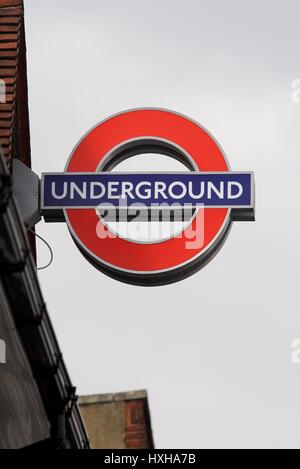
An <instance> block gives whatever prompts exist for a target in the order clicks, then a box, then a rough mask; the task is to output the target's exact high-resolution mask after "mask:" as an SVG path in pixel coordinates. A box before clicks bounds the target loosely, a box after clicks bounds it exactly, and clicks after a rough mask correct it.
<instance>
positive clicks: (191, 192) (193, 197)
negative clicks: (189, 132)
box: [41, 172, 254, 210]
mask: <svg viewBox="0 0 300 469" xmlns="http://www.w3.org/2000/svg"><path fill="white" fill-rule="evenodd" d="M253 184H254V183H253V173H251V172H249V173H248V172H247V173H246V172H216V173H207V172H206V173H200V172H182V173H143V174H142V173H126V174H125V173H117V172H103V173H45V174H43V175H42V193H41V206H42V210H49V209H63V208H83V209H84V208H96V207H98V206H99V205H101V206H102V207H106V206H107V207H118V208H120V206H121V207H124V208H126V207H127V208H129V207H132V206H134V205H136V204H142V205H144V206H146V207H148V208H151V207H157V206H161V205H162V206H174V204H176V205H180V206H186V205H189V206H193V207H196V206H198V205H202V206H203V205H204V206H206V207H229V208H230V207H232V208H249V209H250V208H253V204H254V187H253Z"/></svg>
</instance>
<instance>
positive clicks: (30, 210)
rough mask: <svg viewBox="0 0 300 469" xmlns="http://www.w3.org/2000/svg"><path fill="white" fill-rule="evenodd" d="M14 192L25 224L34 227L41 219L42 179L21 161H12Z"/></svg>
mask: <svg viewBox="0 0 300 469" xmlns="http://www.w3.org/2000/svg"><path fill="white" fill-rule="evenodd" d="M12 180H13V194H14V196H15V198H16V199H17V202H18V205H19V210H20V213H21V216H22V219H23V222H24V224H25V225H26V227H27V228H32V227H33V226H34V225H36V224H37V223H38V222H39V221H40V220H41V214H40V201H39V187H40V179H39V177H38V175H37V174H35V173H34V172H33V171H32V170H31V169H30V168H28V167H27V166H26V165H25V164H23V163H22V162H21V161H19V160H16V159H14V160H13V162H12Z"/></svg>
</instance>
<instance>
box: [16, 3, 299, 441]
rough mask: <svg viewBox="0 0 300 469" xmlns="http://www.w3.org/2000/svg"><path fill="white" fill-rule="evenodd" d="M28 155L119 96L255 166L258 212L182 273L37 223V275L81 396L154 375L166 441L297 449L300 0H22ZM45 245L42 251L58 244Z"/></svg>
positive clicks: (236, 165)
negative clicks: (152, 267) (98, 251)
mask: <svg viewBox="0 0 300 469" xmlns="http://www.w3.org/2000/svg"><path fill="white" fill-rule="evenodd" d="M25 7H26V27H27V48H28V75H29V97H30V119H31V139H32V159H33V167H34V169H35V171H36V172H38V173H40V172H42V171H61V170H63V168H64V166H65V162H66V160H67V158H68V156H69V154H70V152H71V150H72V148H73V147H74V145H75V144H76V142H77V141H78V140H79V138H80V137H81V136H82V135H83V134H84V133H85V132H86V131H87V130H88V129H89V128H90V127H92V126H94V125H95V124H96V123H97V122H99V121H100V120H102V119H103V118H105V117H107V116H109V115H111V114H114V113H116V112H119V111H121V110H124V109H128V108H133V107H142V106H157V107H164V108H168V109H173V110H175V111H178V112H181V113H184V114H186V115H187V116H190V117H191V118H193V119H195V120H197V121H198V122H199V123H201V124H202V125H204V126H205V127H206V128H207V129H209V131H210V132H211V133H212V134H213V135H214V136H215V137H216V138H217V140H218V141H219V143H220V144H221V146H222V147H223V149H224V151H225V153H226V155H227V157H228V159H229V161H230V164H231V167H232V169H233V170H241V171H243V170H245V171H247V170H253V171H255V179H256V191H257V193H256V196H257V221H256V223H244V224H243V223H235V224H234V225H233V228H232V230H231V233H230V236H229V238H228V240H227V242H226V244H225V246H224V247H223V249H222V250H221V252H220V253H219V254H218V256H217V257H216V258H215V259H214V260H213V261H212V262H211V263H210V264H209V265H208V266H207V267H206V268H205V269H204V270H202V271H200V272H199V273H198V274H196V275H194V276H193V277H191V278H190V279H188V280H185V281H183V282H181V283H178V284H175V285H171V286H167V287H160V288H155V289H146V288H138V287H133V286H129V285H124V284H121V283H118V282H116V281H114V280H111V279H109V278H108V277H106V276H104V275H103V274H101V273H99V272H97V271H96V270H95V269H94V268H93V267H91V266H90V265H89V264H88V263H87V262H86V261H85V260H84V259H83V257H82V256H81V254H80V253H79V252H78V250H77V248H76V246H75V245H74V243H73V241H72V239H71V237H70V235H69V233H68V230H67V227H66V225H65V224H47V225H46V224H45V223H44V222H41V223H40V224H39V225H38V227H37V230H38V233H39V234H41V235H43V236H44V237H45V238H46V239H47V240H48V242H50V244H51V245H52V247H53V250H54V255H55V261H54V264H53V265H52V266H51V267H50V268H49V269H48V270H46V271H42V272H41V273H40V280H41V283H42V287H43V291H44V294H45V297H46V299H47V303H48V307H49V311H50V314H51V316H52V319H53V322H54V325H55V329H56V331H57V334H58V337H59V340H60V344H61V347H62V349H63V352H64V356H65V359H66V362H67V364H68V367H69V370H70V372H71V376H72V379H73V381H74V383H76V385H77V386H78V391H79V393H81V394H87V393H102V392H113V391H122V390H131V389H139V388H147V389H148V392H149V398H150V406H151V413H152V424H153V430H154V438H155V443H156V446H157V447H161V448H162V447H169V448H176V447H178V448H179V447H181V448H193V447H204V448H211V447H213V448H214V447H235V448H238V447H298V448H299V447H300V444H299V441H300V431H299V416H300V399H299V392H300V366H298V367H297V366H296V365H293V364H291V361H290V354H291V348H290V346H291V342H292V340H293V339H294V338H297V337H300V315H299V287H298V284H299V274H300V262H299V260H300V259H299V252H300V251H299V227H300V215H299V207H298V200H297V199H299V184H298V177H299V176H298V174H299V170H300V162H299V149H300V143H299V125H300V104H299V105H296V104H293V103H292V101H291V93H292V90H291V82H292V81H293V80H294V79H295V78H299V77H300V63H299V50H298V49H299V41H300V28H299V15H300V5H299V2H297V1H285V2H283V1H281V2H280V1H277V2H273V1H268V0H264V1H257V0H255V1H253V0H252V1H248V0H247V1H246V0H244V1H243V2H241V1H237V0H236V1H233V0H229V1H227V2H223V1H222V0H218V1H216V0H213V1H209V2H204V1H201V0H199V1H197V0H185V1H177V0H159V1H158V0H151V2H149V1H146V0H127V1H121V0H120V1H115V0H110V1H109V2H108V1H104V0H102V1H101V0H86V1H85V2H82V1H78V0H63V1H62V0H52V1H51V2H49V1H45V0H42V1H41V0H30V1H28V0H27V1H26V0H25ZM47 256H48V253H47V251H46V249H44V248H43V246H40V249H39V262H40V263H44V262H46V261H47V259H48V257H47Z"/></svg>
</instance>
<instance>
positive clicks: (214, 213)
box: [65, 109, 230, 274]
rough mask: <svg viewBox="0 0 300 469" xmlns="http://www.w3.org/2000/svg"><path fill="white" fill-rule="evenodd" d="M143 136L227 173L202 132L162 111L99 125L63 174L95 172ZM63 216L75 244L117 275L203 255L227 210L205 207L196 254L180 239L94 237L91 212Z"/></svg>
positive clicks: (125, 114)
mask: <svg viewBox="0 0 300 469" xmlns="http://www.w3.org/2000/svg"><path fill="white" fill-rule="evenodd" d="M144 137H153V138H158V139H164V140H168V141H169V142H173V143H174V144H175V145H177V146H179V147H181V148H182V149H183V150H184V151H185V152H186V153H188V154H189V155H190V156H191V158H192V159H193V161H194V162H195V164H196V166H197V167H198V169H199V170H200V171H229V165H228V163H227V160H226V157H225V155H224V154H223V153H222V150H221V148H220V147H219V145H218V144H217V143H216V141H215V140H214V139H213V137H211V136H210V135H209V134H208V132H207V131H206V130H205V129H203V128H202V127H201V126H200V125H199V124H197V123H196V122H194V121H192V120H190V119H188V118H187V117H185V116H182V115H179V114H177V113H174V112H171V111H167V110H163V109H134V110H130V111H125V112H123V113H120V114H118V115H115V116H113V117H110V118H108V119H106V120H105V121H103V122H101V123H100V124H98V125H97V126H96V127H94V128H93V129H92V130H91V131H90V132H88V134H87V135H86V136H85V137H84V138H83V139H82V140H81V141H80V143H79V144H78V145H77V147H76V148H75V150H74V151H73V153H72V155H71V156H70V158H69V161H68V163H67V166H66V169H65V170H66V172H96V170H97V167H98V166H99V164H100V163H101V162H102V160H103V159H104V158H105V156H106V155H107V153H109V152H110V151H111V150H112V148H114V147H116V146H117V145H121V144H122V143H123V142H126V141H128V140H131V139H138V138H144ZM65 216H66V221H67V223H68V227H69V229H70V232H71V234H72V236H73V237H74V239H75V241H76V243H78V244H79V246H80V248H81V249H82V250H83V251H84V252H85V253H86V254H87V255H88V256H91V257H92V259H93V261H94V262H96V263H97V262H99V263H100V264H104V265H107V266H109V267H111V268H113V269H117V270H120V271H125V272H132V273H136V274H139V273H140V274H147V273H160V272H164V271H170V270H173V269H176V268H178V267H179V266H183V265H186V264H189V263H190V262H192V261H194V260H195V258H199V257H200V256H202V255H203V254H204V253H206V251H207V250H208V249H209V247H210V246H211V245H212V244H214V243H216V242H217V240H218V238H220V236H221V234H222V233H223V232H224V226H225V225H226V224H229V220H230V210H229V209H227V208H217V209H207V208H206V209H204V217H205V218H204V220H205V233H204V242H203V245H202V246H201V247H200V248H198V249H196V250H195V249H187V248H186V238H185V236H184V235H183V236H179V237H174V238H172V239H169V240H167V241H163V242H161V243H156V244H141V243H136V242H134V241H128V240H125V239H123V238H120V237H114V238H110V237H106V238H104V239H100V238H99V237H98V236H97V233H96V226H97V224H98V223H99V218H98V217H97V215H96V211H95V210H94V209H91V210H80V209H67V210H66V211H65ZM198 216H199V215H197V216H196V218H195V219H194V221H193V225H194V226H196V223H197V217H198ZM100 223H101V222H100ZM223 234H224V233H223Z"/></svg>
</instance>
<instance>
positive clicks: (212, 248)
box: [41, 109, 254, 285]
mask: <svg viewBox="0 0 300 469" xmlns="http://www.w3.org/2000/svg"><path fill="white" fill-rule="evenodd" d="M145 153H159V154H164V155H167V156H169V157H172V158H175V159H177V160H178V161H180V162H182V163H183V164H184V165H185V166H186V168H187V171H185V172H173V173H171V172H159V171H157V172H151V173H149V172H148V173H147V172H143V173H137V172H127V173H118V172H112V169H113V168H114V167H115V166H116V165H117V164H118V163H119V162H121V161H123V160H124V159H126V158H130V157H131V156H136V155H143V154H145ZM41 212H42V215H43V216H44V217H45V219H46V221H60V220H62V221H64V220H65V221H66V222H67V225H68V228H69V230H70V233H71V235H72V237H73V239H74V241H75V243H76V245H77V246H78V248H79V249H80V251H81V252H82V254H83V255H84V256H85V257H86V258H87V260H88V261H90V262H91V263H92V264H93V265H94V266H95V267H97V268H98V269H99V270H101V271H103V272H104V273H106V274H107V275H109V276H111V277H113V278H115V279H118V280H121V281H124V282H127V283H132V284H137V285H163V284H168V283H172V282H175V281H178V280H181V279H183V278H185V277H187V276H189V275H191V274H192V273H194V272H196V271H197V270H199V269H200V268H201V267H203V266H204V265H205V264H206V263H207V262H209V261H210V260H211V258H212V257H213V256H214V255H215V254H216V252H217V251H218V250H219V249H220V247H221V246H222V244H223V242H224V240H225V239H226V236H227V234H228V232H229V229H230V227H231V224H232V222H233V221H234V220H237V221H239V220H246V221H247V220H249V221H252V220H254V178H253V173H252V172H232V171H230V167H229V164H228V162H227V160H226V157H225V155H224V154H223V152H222V150H221V148H220V147H219V145H218V144H217V142H216V141H215V140H214V139H213V137H212V136H211V135H209V133H208V132H207V131H206V130H205V129H204V128H203V127H201V126H200V125H199V124H197V123H196V122H194V121H192V120H190V119H188V118H187V117H185V116H182V115H179V114H177V113H174V112H170V111H167V110H163V109H135V110H131V111H126V112H123V113H120V114H118V115H115V116H113V117H110V118H108V119H106V120H105V121H103V122H101V123H100V124H98V125H97V126H96V127H94V128H93V129H92V130H91V131H90V132H89V133H88V134H87V135H86V136H85V137H84V138H83V139H82V140H81V141H80V142H79V144H78V145H77V146H76V148H75V149H74V151H73V153H72V154H71V156H70V158H69V161H68V162H67V165H66V168H65V172H64V173H44V174H43V175H42V184H41ZM109 220H114V221H118V222H122V223H127V224H130V223H132V222H133V221H141V222H142V223H145V221H148V222H149V221H150V223H153V222H159V223H165V222H166V220H168V221H169V223H174V221H176V220H184V221H185V223H184V224H183V225H182V228H181V229H180V231H179V232H178V233H175V234H173V235H170V236H169V237H167V238H163V239H158V240H157V239H156V240H155V241H152V242H151V241H147V242H142V241H137V240H133V239H129V238H127V237H125V236H122V235H120V234H116V233H115V232H114V231H113V230H112V229H111V228H110V224H109Z"/></svg>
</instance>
